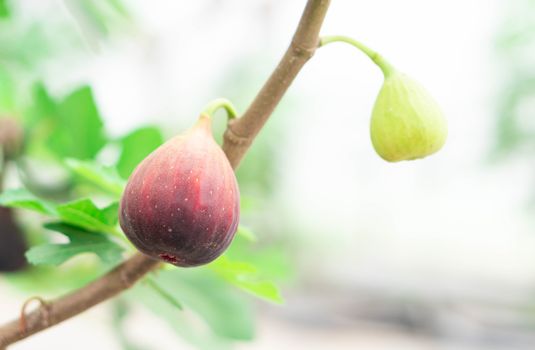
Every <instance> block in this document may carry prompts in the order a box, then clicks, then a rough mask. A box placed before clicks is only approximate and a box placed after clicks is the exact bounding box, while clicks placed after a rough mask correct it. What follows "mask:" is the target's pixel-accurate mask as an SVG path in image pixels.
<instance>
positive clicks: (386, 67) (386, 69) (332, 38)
mask: <svg viewBox="0 0 535 350" xmlns="http://www.w3.org/2000/svg"><path fill="white" fill-rule="evenodd" d="M335 42H342V43H346V44H349V45H351V46H353V47H356V48H357V49H359V50H360V51H362V52H363V53H364V54H366V56H368V57H369V58H370V59H371V60H372V61H373V62H374V63H375V64H376V65H377V66H378V67H379V68H381V71H382V72H383V74H384V76H385V78H386V77H388V76H389V75H391V74H392V73H393V72H395V68H394V67H393V66H392V65H391V64H390V63H389V62H388V61H387V60H385V59H384V58H383V56H381V55H380V54H379V53H377V52H376V51H374V50H372V49H370V48H369V47H368V46H366V45H364V44H363V43H361V42H360V41H357V40H355V39H353V38H350V37H348V36H344V35H329V36H324V37H321V38H320V43H319V47H322V46H325V45H327V44H330V43H335Z"/></svg>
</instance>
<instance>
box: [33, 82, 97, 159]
mask: <svg viewBox="0 0 535 350" xmlns="http://www.w3.org/2000/svg"><path fill="white" fill-rule="evenodd" d="M33 100H34V106H33V108H32V109H30V110H29V112H28V117H27V118H28V119H29V120H30V124H31V127H30V129H29V135H28V136H29V137H28V139H29V140H31V143H32V144H31V145H30V147H31V148H32V149H36V148H37V149H43V148H44V149H47V150H48V151H49V152H50V153H51V154H52V155H53V156H54V157H56V158H57V159H58V160H59V159H63V158H77V159H83V160H85V159H93V158H94V157H95V156H96V154H97V153H98V152H99V151H100V150H101V149H102V147H103V146H104V145H105V144H106V136H105V134H104V126H103V122H102V118H101V116H100V114H99V112H98V109H97V107H96V104H95V100H94V98H93V94H92V92H91V88H89V87H88V86H84V87H81V88H79V89H78V90H75V91H73V92H72V93H70V94H69V95H68V96H67V97H65V98H64V99H63V100H62V101H55V100H54V99H53V98H52V97H51V96H50V94H49V93H48V91H47V90H46V88H45V87H44V85H43V84H37V85H36V86H35V87H34V96H33Z"/></svg>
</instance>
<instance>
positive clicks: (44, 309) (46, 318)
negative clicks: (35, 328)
mask: <svg viewBox="0 0 535 350" xmlns="http://www.w3.org/2000/svg"><path fill="white" fill-rule="evenodd" d="M34 300H36V301H38V302H39V311H40V312H41V316H42V317H43V324H44V325H45V327H47V325H49V324H50V312H49V311H50V310H49V304H48V303H47V302H46V301H45V300H44V299H43V298H41V297H39V296H33V297H31V298H29V299H27V300H26V301H25V302H24V304H22V307H21V309H20V318H19V328H20V331H21V333H23V334H24V333H26V328H27V327H26V309H27V308H28V305H30V303H31V302H32V301H34Z"/></svg>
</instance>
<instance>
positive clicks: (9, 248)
mask: <svg viewBox="0 0 535 350" xmlns="http://www.w3.org/2000/svg"><path fill="white" fill-rule="evenodd" d="M26 249H27V244H26V240H25V239H24V234H23V233H22V231H21V229H20V228H19V226H18V225H17V223H16V222H15V220H14V218H13V211H12V210H11V209H10V208H4V207H0V272H15V271H20V270H22V269H24V268H25V267H26V266H27V263H26V258H25V257H24V252H25V251H26Z"/></svg>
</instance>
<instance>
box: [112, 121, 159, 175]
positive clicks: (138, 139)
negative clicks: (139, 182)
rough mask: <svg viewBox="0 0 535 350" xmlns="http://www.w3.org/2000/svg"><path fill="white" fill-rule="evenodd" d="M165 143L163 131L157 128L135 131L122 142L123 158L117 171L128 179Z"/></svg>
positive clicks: (121, 157) (118, 164) (118, 163)
mask: <svg viewBox="0 0 535 350" xmlns="http://www.w3.org/2000/svg"><path fill="white" fill-rule="evenodd" d="M162 143H163V136H162V133H161V131H160V130H159V129H158V128H155V127H145V128H140V129H137V130H134V131H133V132H131V133H130V134H128V135H126V136H124V137H123V138H122V139H121V140H120V144H121V146H122V152H121V156H120V157H119V161H118V162H117V170H118V171H119V174H120V175H121V176H122V177H123V178H125V179H126V178H128V176H130V174H131V173H132V171H133V170H134V169H135V167H136V166H137V165H138V164H139V163H140V162H141V161H142V160H143V159H144V158H145V157H146V156H148V155H149V153H151V152H152V151H154V150H155V149H156V148H157V147H158V146H160V145H161V144H162Z"/></svg>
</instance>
